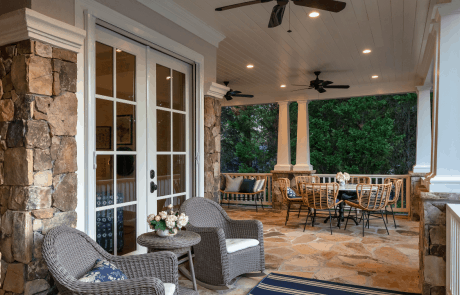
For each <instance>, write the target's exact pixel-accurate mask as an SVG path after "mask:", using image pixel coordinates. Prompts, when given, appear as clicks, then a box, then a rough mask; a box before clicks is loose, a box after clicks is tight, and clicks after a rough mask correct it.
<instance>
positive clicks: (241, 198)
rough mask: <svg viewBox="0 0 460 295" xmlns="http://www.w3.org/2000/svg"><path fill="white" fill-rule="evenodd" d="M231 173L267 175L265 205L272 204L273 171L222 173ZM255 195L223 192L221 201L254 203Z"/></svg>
mask: <svg viewBox="0 0 460 295" xmlns="http://www.w3.org/2000/svg"><path fill="white" fill-rule="evenodd" d="M227 174H231V176H232V177H235V176H265V177H267V183H265V187H266V190H265V196H264V199H263V202H262V203H263V205H268V206H271V205H272V186H273V178H272V174H271V173H222V175H227ZM254 197H255V196H254V195H243V194H221V202H222V203H224V204H228V203H230V204H247V205H254Z"/></svg>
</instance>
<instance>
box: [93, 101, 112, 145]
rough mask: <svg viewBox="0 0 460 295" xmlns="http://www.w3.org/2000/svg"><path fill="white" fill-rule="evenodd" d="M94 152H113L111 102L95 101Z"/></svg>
mask: <svg viewBox="0 0 460 295" xmlns="http://www.w3.org/2000/svg"><path fill="white" fill-rule="evenodd" d="M96 150H98V151H113V102H111V101H108V100H104V99H99V98H97V99H96Z"/></svg>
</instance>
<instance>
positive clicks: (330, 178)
mask: <svg viewBox="0 0 460 295" xmlns="http://www.w3.org/2000/svg"><path fill="white" fill-rule="evenodd" d="M222 174H223V175H226V174H231V175H232V177H234V176H254V177H255V176H266V177H267V184H266V185H267V190H266V194H265V198H264V201H263V204H264V205H269V206H270V205H272V194H273V178H272V174H271V173H222ZM315 175H316V176H319V177H320V178H321V182H322V183H328V182H334V181H336V180H335V174H315ZM351 176H368V177H370V178H371V180H372V183H375V184H382V183H384V181H385V179H386V178H401V179H403V189H402V193H401V197H400V201H399V202H398V204H397V206H396V207H395V208H394V211H395V212H401V213H409V212H410V194H411V192H410V190H411V178H410V175H375V174H372V175H366V174H353V175H351ZM221 201H222V203H224V204H227V203H230V204H247V205H254V199H253V196H247V195H242V194H221Z"/></svg>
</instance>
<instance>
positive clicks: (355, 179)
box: [348, 176, 372, 184]
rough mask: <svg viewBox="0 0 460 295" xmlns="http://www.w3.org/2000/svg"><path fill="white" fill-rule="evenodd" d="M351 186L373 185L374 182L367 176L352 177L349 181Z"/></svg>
mask: <svg viewBox="0 0 460 295" xmlns="http://www.w3.org/2000/svg"><path fill="white" fill-rule="evenodd" d="M348 183H350V184H361V183H362V184H371V183H372V180H371V178H370V177H367V176H351V177H350V180H349V181H348Z"/></svg>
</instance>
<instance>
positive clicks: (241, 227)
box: [228, 220, 264, 244]
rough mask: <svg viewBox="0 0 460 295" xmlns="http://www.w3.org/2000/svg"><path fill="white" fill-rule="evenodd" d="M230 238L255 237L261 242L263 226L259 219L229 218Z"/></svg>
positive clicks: (262, 239)
mask: <svg viewBox="0 0 460 295" xmlns="http://www.w3.org/2000/svg"><path fill="white" fill-rule="evenodd" d="M228 238H230V239H256V240H259V243H261V244H263V241H264V226H263V225H262V222H260V221H259V220H231V221H229V237H228Z"/></svg>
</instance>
